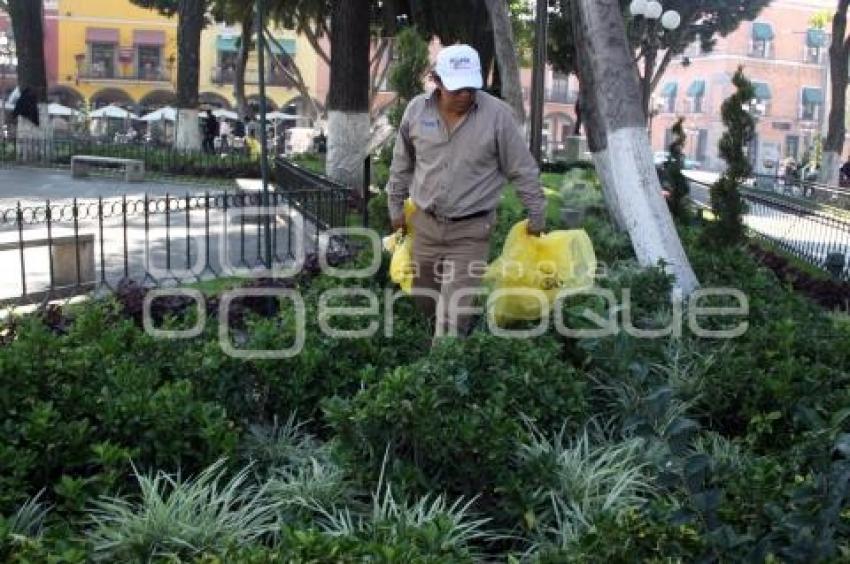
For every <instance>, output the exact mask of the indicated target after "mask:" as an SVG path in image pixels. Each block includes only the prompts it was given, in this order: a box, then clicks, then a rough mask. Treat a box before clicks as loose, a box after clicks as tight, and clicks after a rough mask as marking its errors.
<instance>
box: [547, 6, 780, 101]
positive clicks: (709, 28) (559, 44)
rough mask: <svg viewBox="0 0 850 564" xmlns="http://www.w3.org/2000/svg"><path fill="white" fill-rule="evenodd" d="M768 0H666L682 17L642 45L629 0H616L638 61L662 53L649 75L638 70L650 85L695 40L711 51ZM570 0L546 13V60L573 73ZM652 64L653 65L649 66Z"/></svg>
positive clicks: (640, 33) (757, 12)
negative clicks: (669, 29)
mask: <svg viewBox="0 0 850 564" xmlns="http://www.w3.org/2000/svg"><path fill="white" fill-rule="evenodd" d="M769 3H770V0H702V1H700V2H694V1H693V0H666V1H665V2H664V9H665V10H676V11H677V12H679V14H680V15H681V16H682V22H681V25H680V26H679V28H678V29H677V30H676V31H673V32H665V33H664V34H663V35H662V36H661V39H660V43H659V44H658V45H657V46H647V45H642V43H643V39H644V38H645V37H646V35H647V34H646V33H645V32H646V30H645V28H643V27H642V26H641V25H638V24H639V22H633V21H631V16H629V15H628V5H629V0H620V6H621V8H622V10H623V17H624V18H626V19H627V20H629V21H628V22H627V23H628V24H629V25H628V27H629V30H630V33H629V40H630V42H631V45H632V48H634V49H635V51H640V54H641V57H640V59H641V60H642V59H643V58H644V57H646V56H647V55H651V56H653V57H654V56H655V53H658V52H661V51H663V52H664V58H663V59H662V60H661V61H659V64H658V65H657V67H656V70H655V72H654V73H653V74H652V76H645V74H646V73H641V76H642V78H643V80H645V81H651V83H652V84H653V87H654V85H655V84H657V83H658V81H659V80H660V78H661V76H662V75H663V74H664V71H665V70H666V68H667V66H668V65H669V64H670V62H671V61H672V59H673V58H674V57H675V56H676V55H679V54H681V53H682V52H684V51H685V49H687V47H688V46H689V45H691V44H692V43H693V42H695V41H699V42H700V45H701V47H702V49H703V50H704V51H711V50H712V49H713V48H714V45H715V43H716V41H717V37H718V36H720V37H725V36H726V35H729V34H730V33H732V32H733V31H735V30H736V29H738V26H739V25H740V24H741V22H743V21H748V20H752V19H754V18H755V17H756V16H758V14H759V13H760V12H761V10H762V9H763V8H764V7H765V6H767V5H768V4H769ZM570 4H571V2H570V0H556V3H555V6H554V10H552V11H551V13H550V16H549V26H550V27H549V29H550V33H549V37H548V41H549V45H548V51H549V61H550V63H551V64H552V66H553V67H554V68H555V69H556V70H558V71H560V72H563V73H566V74H569V73H572V72H575V69H576V62H575V42H574V39H573V32H572V22H571V16H570ZM653 66H655V65H653Z"/></svg>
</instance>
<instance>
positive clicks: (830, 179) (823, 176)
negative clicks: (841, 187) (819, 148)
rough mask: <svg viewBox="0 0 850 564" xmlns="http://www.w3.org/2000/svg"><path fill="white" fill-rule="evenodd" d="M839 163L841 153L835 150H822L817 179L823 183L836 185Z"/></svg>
mask: <svg viewBox="0 0 850 564" xmlns="http://www.w3.org/2000/svg"><path fill="white" fill-rule="evenodd" d="M841 164H842V163H841V155H839V154H838V153H836V152H835V151H824V153H823V164H822V166H821V169H820V178H819V179H818V180H820V182H821V183H823V184H829V185H830V186H838V171H839V169H840V168H841Z"/></svg>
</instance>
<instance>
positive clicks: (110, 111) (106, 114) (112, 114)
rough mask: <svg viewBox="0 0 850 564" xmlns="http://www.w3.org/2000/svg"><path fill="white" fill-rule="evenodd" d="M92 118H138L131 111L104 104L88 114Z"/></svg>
mask: <svg viewBox="0 0 850 564" xmlns="http://www.w3.org/2000/svg"><path fill="white" fill-rule="evenodd" d="M89 117H92V118H115V119H139V116H137V115H136V114H134V113H132V112H128V111H127V110H125V109H124V108H122V107H120V106H112V105H109V106H104V107H102V108H100V109H99V110H95V111H93V112H92V113H90V114H89Z"/></svg>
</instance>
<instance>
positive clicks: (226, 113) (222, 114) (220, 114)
mask: <svg viewBox="0 0 850 564" xmlns="http://www.w3.org/2000/svg"><path fill="white" fill-rule="evenodd" d="M213 115H214V116H215V117H217V118H224V119H232V120H237V119H239V116H238V115H237V114H236V112H232V111H230V110H225V109H223V108H219V109H218V110H213Z"/></svg>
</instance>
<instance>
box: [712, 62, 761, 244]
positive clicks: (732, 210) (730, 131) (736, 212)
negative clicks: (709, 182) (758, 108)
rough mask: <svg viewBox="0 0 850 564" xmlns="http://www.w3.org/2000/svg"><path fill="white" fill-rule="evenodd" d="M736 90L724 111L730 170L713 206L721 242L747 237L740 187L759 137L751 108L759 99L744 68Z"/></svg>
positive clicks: (724, 148)
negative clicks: (749, 149) (750, 151)
mask: <svg viewBox="0 0 850 564" xmlns="http://www.w3.org/2000/svg"><path fill="white" fill-rule="evenodd" d="M732 83H733V84H734V85H735V89H736V90H735V93H734V94H732V96H730V97H729V98H727V99H726V101H725V102H723V106H722V108H721V114H722V116H723V123H724V124H725V125H726V132H725V133H724V134H723V136H722V137H721V138H720V144H719V149H720V156H721V157H723V159H724V160H725V161H726V165H727V169H726V172H724V173H723V175H722V176H721V177H720V180H718V181H717V183H716V184H715V185H714V187H713V188H712V190H711V209H712V211H713V213H714V215H715V218H716V221H715V222H714V223H713V224H712V226H711V229H710V230H709V233H710V236H711V238H712V239H713V240H714V241H715V242H716V243H719V244H721V245H733V244H736V243H738V242H739V241H741V240H743V238H744V224H743V221H742V218H741V216H742V215H743V213H744V201H743V199H742V198H741V195H740V193H739V191H738V187H739V186H740V184H741V182H743V181H744V180H745V179H746V178H747V177H749V175H750V172H751V171H752V167H751V165H750V161H749V159H748V158H747V155H746V154H745V152H744V151H745V147H749V145H750V143H751V142H752V140H753V138H754V136H755V127H756V125H755V119H754V118H753V116H752V115H750V112H749V111H748V108H749V106H750V103H751V102H752V100H753V99H754V98H755V95H756V92H755V88H754V87H753V83H752V82H750V81H749V79H747V77H746V76H744V70H743V67H741V68H739V69H738V71H737V72H736V73H735V76H734V77H733V78H732Z"/></svg>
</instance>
